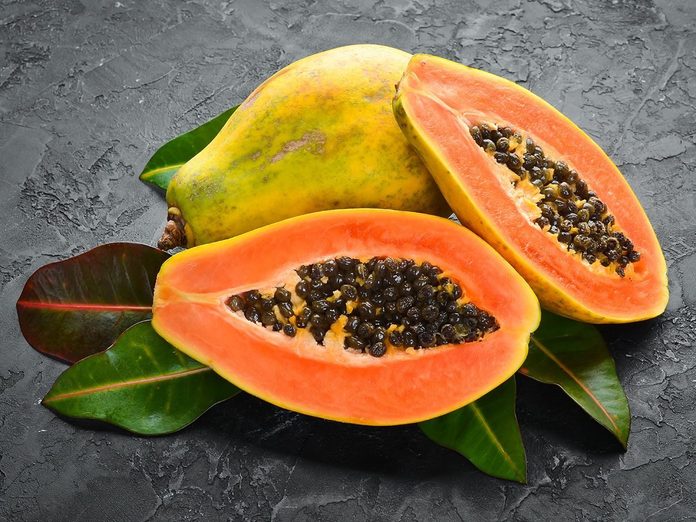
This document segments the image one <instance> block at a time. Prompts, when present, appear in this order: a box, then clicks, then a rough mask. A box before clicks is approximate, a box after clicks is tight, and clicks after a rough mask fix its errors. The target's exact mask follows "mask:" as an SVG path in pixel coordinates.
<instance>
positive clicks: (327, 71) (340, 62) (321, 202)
mask: <svg viewBox="0 0 696 522" xmlns="http://www.w3.org/2000/svg"><path fill="white" fill-rule="evenodd" d="M410 56H411V55H410V54H408V53H405V52H403V51H400V50H398V49H393V48H390V47H384V46H380V45H352V46H347V47H340V48H337V49H333V50H329V51H325V52H322V53H319V54H315V55H312V56H309V57H307V58H304V59H302V60H299V61H297V62H294V63H292V64H290V65H288V66H287V67H285V68H284V69H282V70H280V71H279V72H277V73H276V74H274V75H273V76H271V77H270V78H269V79H267V80H266V81H265V82H264V83H262V84H261V85H260V86H259V87H257V88H256V90H254V92H252V93H251V94H250V95H249V97H248V98H247V99H246V100H245V101H244V102H243V103H242V104H241V106H240V107H239V108H238V109H237V110H236V111H235V113H234V114H233V115H232V116H231V117H230V119H229V120H228V121H227V123H226V125H225V126H224V127H223V129H222V130H221V131H220V132H219V134H218V135H217V136H216V137H215V138H214V139H213V141H212V142H211V143H210V144H209V145H208V146H207V147H206V148H205V149H204V150H202V151H201V152H200V153H199V154H198V155H197V156H195V157H194V158H192V159H191V160H190V161H189V162H187V163H186V164H185V165H184V166H183V167H182V168H181V169H180V170H179V171H178V172H177V173H176V175H175V176H174V177H173V178H172V180H171V182H170V184H169V187H168V189H167V203H168V205H169V217H168V223H167V227H166V229H165V233H164V235H163V236H162V239H161V240H160V247H161V248H164V249H168V248H171V247H173V246H193V245H199V244H202V243H209V242H211V241H217V240H220V239H225V238H228V237H232V236H235V235H237V234H240V233H242V232H246V231H248V230H252V229H254V228H258V227H260V226H263V225H267V224H269V223H273V222H276V221H279V220H281V219H285V218H288V217H292V216H296V215H300V214H306V213H308V212H314V211H318V210H327V209H333V208H354V207H379V208H393V209H401V210H412V211H417V212H427V213H432V214H440V215H449V213H450V212H451V211H450V210H449V208H448V207H447V204H446V203H445V200H444V199H443V197H442V195H441V194H440V192H439V190H438V188H437V185H436V184H435V182H434V181H433V180H432V178H431V176H430V174H429V173H428V171H427V169H426V168H425V166H424V165H423V163H422V162H421V161H420V159H419V158H418V156H417V155H416V154H415V153H414V152H413V150H412V149H411V148H410V146H409V145H408V142H407V141H406V139H405V138H404V137H403V135H402V134H401V131H400V130H399V127H398V126H397V124H396V121H395V120H394V116H393V114H392V110H391V99H392V97H393V94H394V85H395V84H396V82H397V81H398V80H399V78H401V75H402V73H403V71H404V69H405V68H406V64H407V63H408V60H409V58H410Z"/></svg>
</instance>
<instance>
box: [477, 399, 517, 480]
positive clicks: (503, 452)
mask: <svg viewBox="0 0 696 522" xmlns="http://www.w3.org/2000/svg"><path fill="white" fill-rule="evenodd" d="M469 407H470V408H471V409H472V411H473V412H474V415H475V416H476V418H477V419H478V421H479V422H480V423H481V424H482V425H483V429H484V430H485V432H486V434H488V437H489V438H490V439H491V440H492V441H493V444H494V445H495V446H496V447H497V448H498V451H499V452H500V454H501V455H502V456H503V458H504V459H505V461H506V462H507V463H508V464H509V465H510V467H511V468H512V469H513V470H515V474H516V475H517V476H518V477H522V476H524V474H523V473H522V471H521V470H520V469H519V468H518V467H517V464H515V461H514V460H512V457H511V456H510V454H509V453H508V452H507V451H506V450H505V448H504V447H503V445H502V443H501V442H500V440H498V437H496V436H495V433H493V430H492V429H491V426H490V424H488V422H487V421H486V418H485V417H484V415H483V413H481V409H480V408H479V407H478V406H476V404H475V403H471V404H469Z"/></svg>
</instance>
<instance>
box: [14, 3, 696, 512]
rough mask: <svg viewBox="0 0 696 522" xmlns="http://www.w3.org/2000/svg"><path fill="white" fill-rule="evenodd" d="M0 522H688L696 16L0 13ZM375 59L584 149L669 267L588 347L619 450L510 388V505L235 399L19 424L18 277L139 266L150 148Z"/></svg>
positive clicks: (565, 10)
mask: <svg viewBox="0 0 696 522" xmlns="http://www.w3.org/2000/svg"><path fill="white" fill-rule="evenodd" d="M0 6H1V7H0V42H1V45H0V158H2V162H1V163H0V173H1V175H0V210H1V211H2V213H1V215H2V219H1V222H2V227H1V230H0V234H1V236H0V237H2V240H1V241H0V301H1V306H0V331H2V339H1V340H0V347H1V348H0V354H1V357H0V519H7V520H85V521H94V520H174V519H182V520H193V519H209V520H224V519H231V520H267V519H269V518H271V519H278V520H404V521H406V520H471V519H474V520H483V519H514V520H529V521H535V520H540V519H549V520H579V519H583V520H686V519H689V520H694V519H696V518H695V515H694V513H696V467H695V466H694V463H693V461H694V458H695V455H694V453H695V452H696V446H695V443H694V440H695V438H696V409H695V404H696V369H695V368H696V355H695V354H694V350H693V344H694V341H695V340H696V339H695V338H696V334H695V333H694V332H695V328H694V327H695V326H696V275H695V274H696V208H695V205H696V203H695V202H696V183H694V178H693V172H694V170H696V147H695V146H694V139H695V137H696V123H695V122H696V108H695V100H696V55H695V54H694V50H696V3H694V2H692V1H690V0H682V1H679V2H672V1H669V0H657V1H650V0H641V1H635V2H630V1H625V0H624V1H622V0H614V1H611V2H608V1H602V0H595V1H583V2H571V1H570V0H539V1H529V2H527V1H525V0H517V1H514V0H513V1H507V0H501V1H498V2H487V1H483V0H479V1H473V0H465V1H460V0H450V1H447V2H439V1H435V0H413V1H398V0H379V1H377V2H375V1H372V0H362V1H359V0H336V1H331V2H298V1H287V2H283V1H280V0H279V1H275V2H270V3H266V2H257V1H256V0H247V1H232V2H213V1H210V2H204V1H202V0H191V1H188V2H162V1H153V2H138V1H135V0H122V1H109V2H96V1H94V2H92V1H85V0H82V1H79V0H65V1H62V2H54V1H50V0H46V1H27V2H17V1H9V0H2V1H0ZM354 42H376V43H385V44H389V45H393V46H396V47H400V48H403V49H406V50H411V51H416V50H418V51H425V52H430V53H435V54H439V55H442V56H445V57H447V58H451V59H455V60H458V61H461V62H463V63H467V64H473V65H475V66H478V67H482V68H485V69H487V70H489V71H492V72H494V73H498V74H501V75H503V76H505V77H507V78H510V79H512V80H515V81H517V82H519V83H521V84H522V85H525V86H526V87H528V88H531V89H532V90H533V91H535V92H536V93H538V94H540V95H541V96H543V97H544V98H546V99H547V100H549V101H550V102H551V103H553V104H555V105H556V106H557V107H558V108H560V109H561V110H562V111H564V112H565V113H566V114H567V115H568V116H570V117H571V118H572V119H574V120H575V121H576V122H577V123H578V124H579V125H580V126H581V127H582V128H583V129H585V130H586V131H588V132H589V133H590V134H591V135H592V136H593V137H595V138H596V139H597V140H598V142H599V143H600V144H602V145H603V146H604V147H605V148H606V150H607V151H608V152H609V154H610V155H611V156H612V157H613V158H614V159H615V160H616V162H617V163H618V165H619V167H620V168H621V169H622V171H623V172H624V174H625V176H626V177H627V179H628V180H629V181H630V183H631V184H632V186H633V187H634V189H635V191H636V193H637V194H638V196H639V198H640V199H641V201H642V202H643V204H644V205H645V208H646V211H647V213H648V215H649V216H650V218H651V219H652V222H653V224H654V226H655V229H656V231H657V234H658V236H659V237H660V239H661V241H662V244H663V246H664V249H665V253H666V255H667V259H668V263H669V272H670V287H671V292H672V297H671V301H670V304H669V308H668V310H667V312H666V313H665V315H664V316H662V317H660V318H658V319H656V320H653V321H650V322H646V323H643V324H635V325H627V326H620V327H607V328H603V332H604V333H605V335H606V338H607V339H608V341H609V343H610V347H611V350H612V352H613V353H614V355H615V357H616V361H617V365H618V371H619V374H620V377H621V380H622V382H623V384H624V385H625V387H626V391H627V394H628V397H629V401H630V405H631V410H632V414H633V425H632V430H631V439H630V444H629V448H628V451H627V452H625V453H622V452H621V451H620V449H619V447H618V444H616V443H615V442H614V441H613V440H612V437H611V436H610V435H609V434H608V433H605V432H604V431H603V429H601V428H599V427H598V426H596V425H595V424H594V423H593V422H592V421H591V420H590V419H589V418H588V417H586V416H585V415H584V414H583V413H582V412H581V411H579V410H578V408H577V407H575V406H574V404H573V403H572V402H571V401H570V400H568V399H566V398H565V397H564V396H563V395H562V394H561V393H560V392H559V391H557V390H556V389H555V388H552V387H547V386H543V385H540V384H535V383H531V382H529V381H526V380H523V378H519V379H518V381H519V384H520V400H519V407H518V411H519V416H520V422H521V426H522V430H523V436H524V442H525V445H526V448H527V453H528V461H529V484H528V485H524V486H523V485H518V484H513V483H508V482H504V481H499V480H496V479H493V478H489V477H486V476H485V475H483V474H481V473H479V472H477V471H476V470H475V469H474V468H473V467H472V466H471V465H469V464H468V463H467V462H466V461H465V460H464V459H463V458H460V457H459V456H458V455H456V454H454V453H451V452H449V451H447V450H445V449H443V448H439V447H437V446H435V445H433V444H430V443H429V442H428V441H427V440H426V439H425V438H424V436H423V435H421V434H420V433H419V431H418V430H417V429H416V428H415V427H400V428H390V429H374V428H363V427H355V426H349V425H341V424H337V423H332V422H326V421H322V420H318V419H313V418H309V417H304V416H301V415H297V414H294V413H289V412H286V411H282V410H279V409H277V408H275V407H272V406H269V405H267V404H264V403H262V402H261V401H258V400H256V399H254V398H251V397H249V396H244V397H241V398H238V399H235V400H233V401H230V402H228V403H226V404H223V405H220V406H218V407H216V408H215V409H214V410H213V411H211V412H209V413H208V414H206V415H205V416H204V417H203V418H202V419H201V420H200V421H198V422H197V423H195V424H194V425H193V426H191V427H190V428H188V429H186V430H184V431H182V432H180V433H177V434H175V435H171V436H168V437H162V438H150V439H148V438H138V437H133V436H129V435H126V434H123V433H120V432H116V431H113V430H108V429H104V430H99V429H96V430H95V429H89V428H83V427H79V426H77V425H75V424H72V423H69V422H66V421H65V420H62V419H59V418H57V417H55V416H54V415H53V414H52V413H51V412H49V411H48V410H46V409H44V408H43V407H41V406H40V405H39V404H38V403H39V400H40V399H41V397H42V396H43V395H44V394H45V393H46V392H47V390H48V389H49V388H50V386H51V384H52V382H53V381H54V379H55V378H56V377H57V376H58V375H59V373H60V372H61V371H62V370H63V369H64V367H63V365H61V364H60V363H58V362H56V361H53V360H50V359H47V358H45V357H42V356H41V355H39V354H38V353H36V352H34V351H33V350H31V349H30V348H29V346H28V345H27V344H26V342H25V341H24V340H23V339H22V337H21V335H20V332H19V328H18V325H17V320H16V315H15V309H14V303H15V301H16V299H17V297H18V295H19V293H20V291H21V288H22V286H23V284H24V282H25V281H26V278H27V277H28V276H29V274H30V273H31V272H32V271H33V270H35V269H36V268H38V267H39V266H41V265H43V264H44V263H47V262H50V261H54V260H57V259H63V258H65V257H68V256H70V255H73V254H75V253H78V252H81V251H84V250H85V249H87V248H90V247H92V246H95V245H97V244H100V243H103V242H107V241H116V240H130V241H141V242H145V243H149V244H154V243H155V241H156V238H157V237H158V236H159V233H160V230H161V226H162V224H163V218H164V214H165V204H164V202H163V200H162V197H161V196H160V194H158V193H157V192H155V191H154V190H152V189H150V188H148V187H146V186H144V185H142V184H141V183H140V182H139V181H138V179H137V174H138V173H139V172H140V169H141V168H142V167H143V165H144V164H145V162H146V161H147V159H148V157H149V155H150V154H152V153H153V152H154V150H155V149H156V148H157V146H158V145H159V144H161V143H163V142H164V141H166V140H167V139H169V138H171V137H173V136H175V135H177V134H178V133H180V132H182V131H184V130H187V129H188V128H190V127H192V126H194V125H196V124H199V123H201V122H203V121H205V120H206V119H208V118H209V117H211V116H213V115H215V114H217V113H219V112H221V111H222V110H224V109H226V108H227V107H229V106H231V105H233V104H236V103H238V102H240V101H241V100H242V99H243V98H244V97H245V95H246V94H247V93H249V92H250V90H251V89H252V88H253V87H254V86H255V85H256V84H258V83H259V82H260V81H261V80H262V79H264V78H265V77H266V76H268V75H269V74H271V73H272V72H274V71H276V70H277V69H279V68H280V67H282V66H284V65H286V64H288V63H290V62H291V61H293V60H295V59H297V58H300V57H302V56H305V55H307V54H310V53H313V52H315V51H319V50H322V49H326V48H330V47H334V46H338V45H341V44H348V43H354Z"/></svg>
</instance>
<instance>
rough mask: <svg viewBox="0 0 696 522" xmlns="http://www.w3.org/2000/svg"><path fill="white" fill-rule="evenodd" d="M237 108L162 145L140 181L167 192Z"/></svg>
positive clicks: (141, 175) (142, 173)
mask: <svg viewBox="0 0 696 522" xmlns="http://www.w3.org/2000/svg"><path fill="white" fill-rule="evenodd" d="M237 107H239V106H237ZM237 107H232V108H231V109H227V110H226V111H225V112H223V113H222V114H218V115H217V116H215V118H213V119H212V120H209V121H207V122H206V123H204V124H203V125H200V126H198V127H196V128H195V129H193V130H190V131H188V132H186V133H184V134H181V135H180V136H177V137H176V138H174V139H172V140H170V141H168V142H167V143H165V144H164V145H162V146H161V147H160V148H159V149H157V152H155V153H154V155H153V156H152V157H151V158H150V161H148V162H147V165H145V168H144V169H143V171H142V172H141V173H140V179H141V180H142V181H144V182H146V183H150V184H152V185H155V186H156V187H159V188H161V189H162V190H165V191H166V190H167V186H168V185H169V181H170V180H171V179H172V177H173V176H174V174H176V171H177V170H179V168H180V167H181V166H182V165H183V164H184V163H186V162H187V161H188V160H190V159H191V158H193V157H194V156H195V155H196V154H198V153H199V152H200V151H201V150H203V149H204V148H205V146H206V145H208V143H210V142H211V141H212V140H213V138H214V137H215V136H216V135H217V133H218V132H220V129H222V127H224V125H225V123H227V120H228V119H229V118H230V116H231V115H232V113H233V112H234V111H236V110H237Z"/></svg>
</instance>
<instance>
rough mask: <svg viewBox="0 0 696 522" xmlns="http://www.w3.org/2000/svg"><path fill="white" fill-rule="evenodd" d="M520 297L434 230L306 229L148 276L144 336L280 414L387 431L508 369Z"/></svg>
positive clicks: (366, 220) (346, 213) (499, 262)
mask: <svg viewBox="0 0 696 522" xmlns="http://www.w3.org/2000/svg"><path fill="white" fill-rule="evenodd" d="M539 318H540V316H539V303H538V300H537V298H536V297H535V295H534V293H533V292H532V290H531V288H529V286H528V285H527V284H526V283H525V282H524V280H523V279H522V278H521V277H520V276H519V275H518V274H517V273H516V272H515V271H514V269H513V268H512V267H511V266H510V265H508V264H507V262H506V261H505V260H504V259H503V258H502V257H500V256H499V255H498V254H497V253H496V252H495V251H494V250H493V249H492V248H491V247H490V246H488V245H487V244H486V243H485V242H484V241H482V240H481V239H480V238H478V237H477V236H475V235H474V234H473V233H471V232H470V231H468V230H467V229H465V228H464V227H461V226H459V225H457V224H455V223H453V222H451V221H449V220H447V219H444V218H439V217H434V216H429V215H425V214H418V213H410V212H401V211H391V210H377V209H357V210H332V211H325V212H318V213H314V214H307V215H304V216H299V217H295V218H291V219H288V220H285V221H282V222H279V223H276V224H273V225H269V226H266V227H263V228H260V229H257V230H254V231H251V232H248V233H245V234H242V235H240V236H237V237H235V238H232V239H229V240H225V241H221V242H218V243H212V244H208V245H202V246H198V247H194V248H192V249H189V250H187V251H185V252H182V253H179V254H177V255H175V256H173V257H172V258H171V259H170V260H168V261H167V262H165V263H164V265H163V266H162V269H161V271H160V273H159V275H158V277H157V283H156V286H155V294H154V305H153V321H152V324H153V326H154V328H155V329H156V330H157V332H158V333H159V334H160V335H161V336H162V337H164V338H165V339H167V340H168V341H169V342H170V343H172V344H173V345H174V346H176V347H177V348H179V349H180V350H182V351H184V352H185V353H187V354H188V355H190V356H191V357H193V358H195V359H197V360H198V361H200V362H202V363H203V364H206V365H208V366H210V367H211V368H213V370H215V371H216V372H217V373H219V374H220V375H221V376H223V377H224V378H226V379H228V380H230V381H231V382H233V383H234V384H236V385H237V386H239V387H240V388H241V389H243V390H245V391H247V392H249V393H251V394H253V395H256V396H258V397H260V398H262V399H264V400H266V401H269V402H271V403H274V404H276V405H279V406H281V407H284V408H287V409H291V410H295V411H298V412H301V413H306V414H310V415H315V416H319V417H323V418H328V419H334V420H339V421H344V422H352V423H357V424H368V425H394V424H404V423H411V422H417V421H420V420H424V419H428V418H432V417H436V416H438V415H442V414H444V413H446V412H449V411H452V410H454V409H456V408H458V407H461V406H463V405H465V404H467V403H469V402H471V401H474V400H476V399H477V398H479V397H481V396H482V395H484V394H485V393H487V392H488V391H490V390H492V389H493V388H495V387H496V386H498V385H499V384H500V383H502V382H504V381H505V380H506V379H507V378H509V377H510V376H511V375H512V374H514V372H515V371H516V370H517V369H518V368H519V367H520V366H521V364H522V362H523V361H524V359H525V357H526V354H527V343H528V341H529V336H530V333H531V332H532V331H533V330H534V329H535V328H536V327H537V325H538V323H539Z"/></svg>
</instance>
